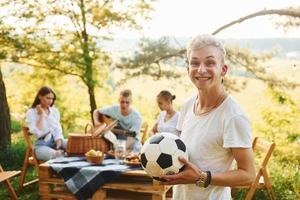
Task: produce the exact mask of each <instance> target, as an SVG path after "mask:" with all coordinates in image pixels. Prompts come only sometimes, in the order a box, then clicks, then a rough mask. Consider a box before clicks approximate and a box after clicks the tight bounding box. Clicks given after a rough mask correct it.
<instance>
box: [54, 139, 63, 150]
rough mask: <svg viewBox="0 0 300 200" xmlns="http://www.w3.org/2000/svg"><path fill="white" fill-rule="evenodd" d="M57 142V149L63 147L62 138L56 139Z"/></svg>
mask: <svg viewBox="0 0 300 200" xmlns="http://www.w3.org/2000/svg"><path fill="white" fill-rule="evenodd" d="M55 143H56V149H61V145H62V139H58V140H56V141H55Z"/></svg>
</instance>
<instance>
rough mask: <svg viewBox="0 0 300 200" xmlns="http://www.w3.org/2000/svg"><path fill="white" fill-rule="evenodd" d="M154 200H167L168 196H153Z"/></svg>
mask: <svg viewBox="0 0 300 200" xmlns="http://www.w3.org/2000/svg"><path fill="white" fill-rule="evenodd" d="M152 200H166V195H158V194H152Z"/></svg>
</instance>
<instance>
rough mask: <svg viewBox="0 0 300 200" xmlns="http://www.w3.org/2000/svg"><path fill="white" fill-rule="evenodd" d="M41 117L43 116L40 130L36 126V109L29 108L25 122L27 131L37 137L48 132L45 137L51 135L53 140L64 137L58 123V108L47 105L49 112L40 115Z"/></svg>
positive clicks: (37, 116) (37, 117)
mask: <svg viewBox="0 0 300 200" xmlns="http://www.w3.org/2000/svg"><path fill="white" fill-rule="evenodd" d="M42 117H43V118H44V119H43V120H44V121H43V127H42V129H41V130H40V129H39V128H38V127H37V121H38V119H39V115H38V113H37V110H36V109H35V108H30V109H29V110H28V111H27V112H26V119H25V122H26V124H27V127H28V128H29V132H30V133H32V134H34V135H35V136H36V137H37V138H41V137H44V136H46V135H47V134H48V133H50V134H48V135H47V137H48V136H51V135H52V136H53V139H54V140H55V141H56V140H58V139H63V138H64V137H63V134H62V128H61V125H60V114H59V112H58V110H57V109H56V108H55V107H54V106H52V107H49V114H48V115H42ZM45 139H46V138H45ZM47 139H48V138H47ZM49 139H50V138H49Z"/></svg>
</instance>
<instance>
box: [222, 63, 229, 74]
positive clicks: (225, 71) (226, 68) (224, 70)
mask: <svg viewBox="0 0 300 200" xmlns="http://www.w3.org/2000/svg"><path fill="white" fill-rule="evenodd" d="M227 71H228V66H227V65H225V64H223V66H222V71H221V76H225V75H226V73H227Z"/></svg>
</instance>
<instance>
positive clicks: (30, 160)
mask: <svg viewBox="0 0 300 200" xmlns="http://www.w3.org/2000/svg"><path fill="white" fill-rule="evenodd" d="M22 130H23V135H24V138H25V141H26V144H27V149H26V153H25V158H24V161H23V166H22V173H21V176H20V182H19V187H20V189H23V187H25V186H28V185H31V184H33V183H36V182H37V181H38V180H39V179H38V178H36V179H33V180H30V181H28V182H25V179H26V172H27V168H28V166H33V167H34V168H35V169H36V171H37V174H38V170H39V164H40V163H43V161H38V160H37V159H36V156H35V153H34V149H33V145H32V142H31V136H33V135H32V134H31V133H29V129H28V128H27V127H23V128H22Z"/></svg>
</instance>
